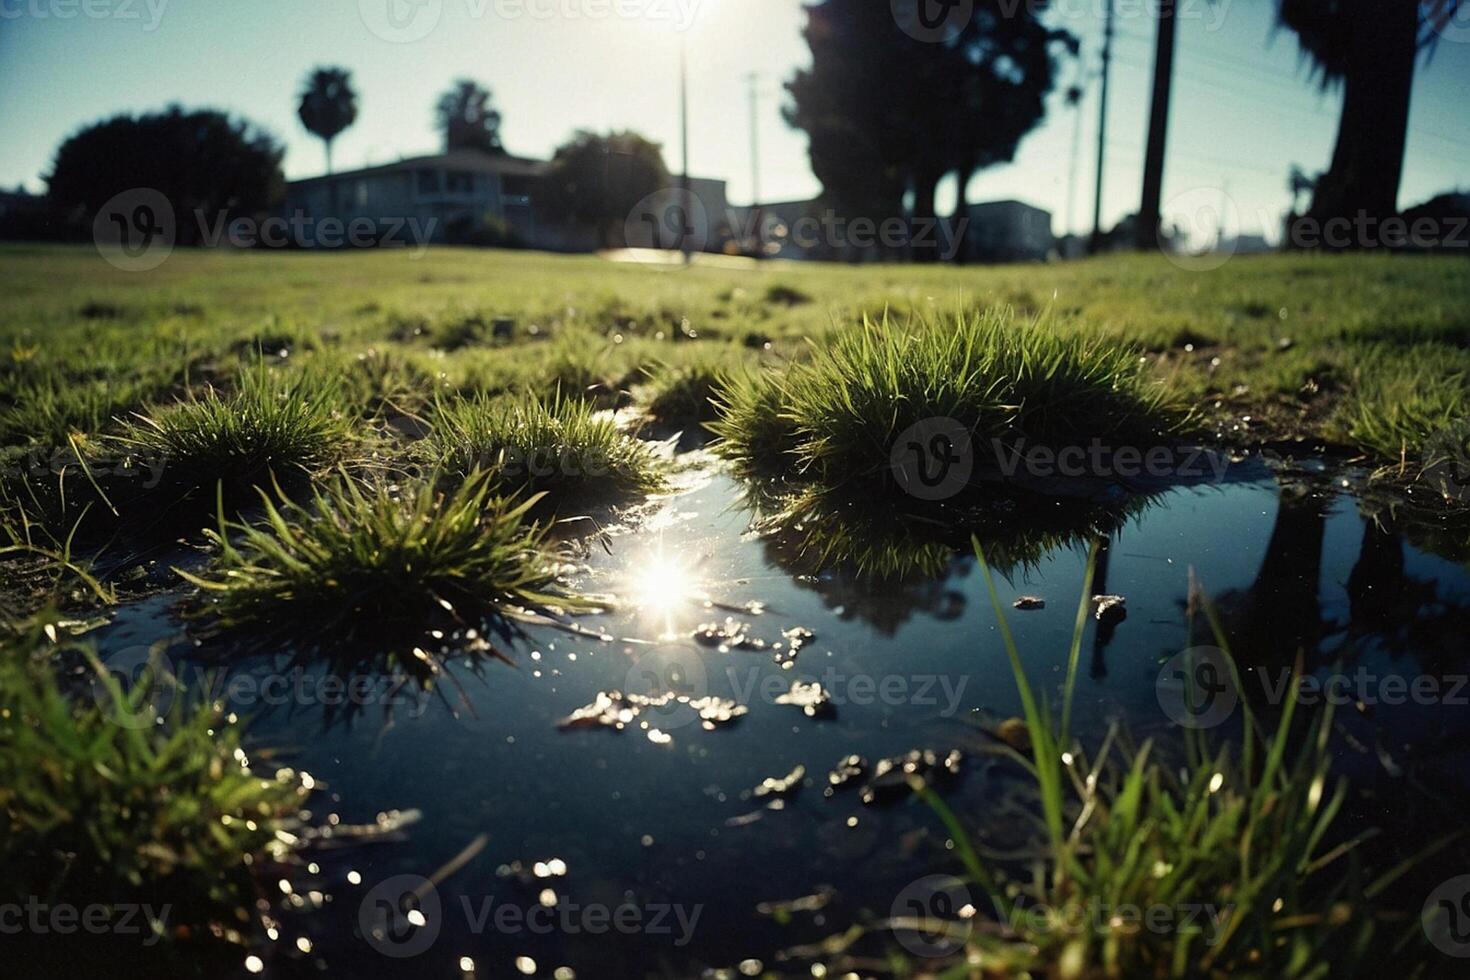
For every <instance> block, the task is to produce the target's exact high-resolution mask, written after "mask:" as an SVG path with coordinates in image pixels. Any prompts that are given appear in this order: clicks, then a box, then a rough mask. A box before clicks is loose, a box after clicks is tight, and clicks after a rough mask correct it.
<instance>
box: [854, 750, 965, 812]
mask: <svg viewBox="0 0 1470 980" xmlns="http://www.w3.org/2000/svg"><path fill="white" fill-rule="evenodd" d="M962 758H963V756H961V755H960V750H959V749H951V750H950V751H949V753H948V754H947V755H945V756H944V757H943V758H942V759H941V758H940V757H939V755H938V753H936V752H934V751H933V750H932V749H923V750H920V749H914V750H913V751H912V752H907V753H905V754H903V755H898V756H894V757H893V758H891V759H879V760H878V764H877V765H875V766H874V767H873V778H872V779H870V780H868V784H867V785H866V786H864V787H863V791H862V801H863V802H864V803H868V804H872V803H882V802H886V801H889V800H892V799H895V798H897V797H898V796H901V795H903V794H906V793H908V791H909V777H910V776H928V777H932V778H936V779H944V778H948V777H950V776H954V775H957V774H958V773H959V771H960V760H961V759H962Z"/></svg>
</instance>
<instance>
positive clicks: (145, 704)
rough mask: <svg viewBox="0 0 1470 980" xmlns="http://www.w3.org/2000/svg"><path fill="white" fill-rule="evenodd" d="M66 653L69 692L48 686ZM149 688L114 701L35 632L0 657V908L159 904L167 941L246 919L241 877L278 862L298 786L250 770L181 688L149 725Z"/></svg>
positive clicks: (250, 890) (217, 721) (98, 667)
mask: <svg viewBox="0 0 1470 980" xmlns="http://www.w3.org/2000/svg"><path fill="white" fill-rule="evenodd" d="M68 657H69V658H72V659H76V658H81V660H82V661H83V662H84V663H85V671H86V673H85V675H82V676H80V677H79V678H78V679H79V680H80V682H81V684H80V691H78V692H68V691H65V690H63V689H62V687H61V686H60V684H59V683H58V679H57V668H56V662H57V660H58V658H62V659H66V658H68ZM161 662H162V661H155V664H157V663H161ZM163 676H165V674H164V673H162V668H160V673H159V674H158V675H157V677H160V678H161V677H163ZM164 686H165V685H164V683H163V681H161V680H160V681H159V682H158V683H157V684H154V685H149V684H143V683H137V684H134V685H132V687H131V689H129V690H127V691H124V690H123V689H122V687H121V685H120V683H119V681H118V679H117V678H116V677H114V676H113V675H111V674H109V673H108V671H107V669H106V668H105V667H104V666H102V664H100V663H99V662H98V661H97V659H96V657H95V656H93V654H92V653H91V651H90V650H87V649H85V648H81V649H72V648H70V647H62V648H58V647H57V646H56V645H55V644H52V643H50V642H48V641H47V640H46V639H45V638H44V637H42V636H41V635H40V634H39V632H37V633H36V634H34V635H29V634H28V635H26V636H25V637H24V638H21V639H17V640H15V641H13V642H8V643H6V644H5V647H4V648H3V649H0V869H3V870H0V901H4V902H9V901H18V902H21V903H24V902H25V901H26V900H27V898H28V897H30V896H42V900H43V901H45V902H47V903H50V904H57V903H62V902H70V903H73V904H75V905H77V906H78V907H81V906H89V905H93V904H99V905H105V906H116V905H118V904H121V903H148V904H150V905H152V907H153V908H154V909H158V908H160V907H161V906H163V905H169V906H171V908H170V909H169V915H168V920H167V922H166V926H167V930H168V931H167V932H166V933H165V935H166V936H169V937H172V936H173V935H174V934H175V930H187V931H188V932H190V933H192V934H193V935H194V936H195V937H196V938H203V939H207V938H208V937H209V936H210V935H211V933H212V932H213V933H215V934H216V935H226V936H229V935H234V936H236V937H239V935H240V932H241V931H242V930H243V927H244V926H245V923H247V922H249V921H252V920H254V918H255V917H256V915H257V913H256V901H257V898H258V897H259V896H260V894H261V892H260V890H259V889H258V888H257V886H256V882H255V879H254V876H253V874H252V871H251V867H252V865H255V866H262V865H264V864H265V863H266V861H267V859H270V860H284V859H286V858H288V857H289V856H290V854H291V852H292V850H293V849H294V847H295V843H294V842H295V841H296V840H297V839H298V838H297V837H294V836H293V835H292V834H291V833H290V831H292V830H294V829H296V828H297V827H298V821H297V820H296V816H295V815H296V813H297V812H298V811H299V809H300V807H301V805H302V803H303V802H304V800H305V798H306V796H307V795H308V789H307V787H306V784H304V782H303V780H302V779H301V778H300V777H299V776H297V775H296V774H294V773H292V772H290V771H289V770H281V771H280V772H277V773H272V774H271V775H268V776H266V775H261V774H259V773H258V772H255V771H252V770H251V769H250V768H249V766H248V761H247V758H246V756H245V755H244V753H243V752H242V751H241V733H240V731H239V729H238V727H237V726H235V725H233V724H231V723H230V722H228V721H227V720H226V719H225V718H224V717H222V715H221V713H220V712H219V711H218V710H216V708H215V707H214V706H212V705H204V704H190V703H187V701H188V699H187V698H186V697H185V696H184V692H182V691H176V693H174V694H172V695H171V698H172V700H171V703H170V704H169V705H168V706H167V707H166V708H165V709H163V710H162V711H161V718H162V721H161V723H160V721H159V716H160V711H159V709H158V708H157V707H156V706H155V705H154V704H152V703H150V701H149V700H148V698H149V696H156V695H157V692H159V691H161V690H163V689H164ZM89 691H90V694H89ZM63 855H64V859H63V857H62V856H63ZM136 924H137V925H139V926H142V927H143V928H144V929H145V930H146V927H147V924H146V923H142V922H136ZM67 938H72V937H67ZM146 938H147V937H146V931H145V935H143V936H136V937H134V938H133V940H132V945H133V947H134V951H136V947H137V946H138V945H139V944H140V943H142V942H144V941H145V939H146ZM77 939H78V942H82V943H84V942H85V940H86V937H85V936H78V937H77ZM155 941H156V940H155ZM236 941H239V939H238V938H237V939H236ZM150 945H151V943H150ZM52 953H54V954H55V955H58V956H59V955H60V951H58V950H55V949H53V950H52ZM63 958H64V957H63Z"/></svg>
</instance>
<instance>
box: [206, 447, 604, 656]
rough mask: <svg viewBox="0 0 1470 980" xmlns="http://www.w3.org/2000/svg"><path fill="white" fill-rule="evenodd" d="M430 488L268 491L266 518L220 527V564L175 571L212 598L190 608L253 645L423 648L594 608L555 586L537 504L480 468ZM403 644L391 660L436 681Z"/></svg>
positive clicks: (554, 557)
mask: <svg viewBox="0 0 1470 980" xmlns="http://www.w3.org/2000/svg"><path fill="white" fill-rule="evenodd" d="M433 482H434V481H429V482H425V483H422V484H420V485H418V486H414V487H408V488H404V489H401V490H400V489H398V488H394V487H389V486H385V485H381V484H379V485H374V486H372V487H370V488H367V489H364V488H363V487H361V486H359V485H358V484H357V483H356V482H354V481H353V480H352V479H350V478H349V477H347V476H345V475H340V476H339V477H338V478H337V479H335V480H334V481H332V482H330V483H328V484H327V485H326V486H325V487H324V488H321V489H318V490H316V491H315V492H314V493H313V496H312V499H311V501H310V502H309V504H301V505H298V504H294V503H290V502H282V503H280V504H277V503H276V502H275V501H273V500H271V499H270V497H269V496H268V495H266V494H264V493H262V494H261V498H262V501H263V504H264V508H265V515H264V521H263V523H261V524H247V523H230V522H226V521H224V520H223V519H221V525H220V529H219V530H218V531H217V532H211V534H210V537H211V538H212V540H213V541H214V543H215V544H216V545H217V546H218V547H219V556H218V559H217V560H216V562H215V564H214V567H213V568H212V569H211V570H210V571H208V572H206V573H204V574H200V575H193V574H188V573H183V572H181V573H180V574H181V575H183V576H184V577H185V578H186V579H188V580H189V581H190V582H192V583H193V584H195V585H197V586H198V587H199V588H200V589H201V590H203V598H204V601H203V602H202V603H201V604H200V606H199V607H198V608H196V609H195V614H196V615H198V616H202V617H205V618H208V619H209V620H211V621H212V622H213V623H214V624H215V625H216V626H218V627H221V628H223V629H226V630H233V631H243V632H249V633H251V634H252V636H253V637H254V638H255V639H256V640H257V641H258V640H259V638H261V637H277V636H280V635H282V634H285V635H289V636H291V637H292V638H293V639H296V640H308V641H312V642H315V643H316V644H318V645H320V646H323V647H330V648H333V649H336V650H343V649H346V650H351V649H354V648H355V647H358V646H361V645H364V644H366V645H369V646H376V645H378V644H380V643H388V642H390V641H392V640H394V639H397V638H401V637H416V638H417V642H419V643H425V644H427V643H428V642H429V641H428V640H427V639H426V637H427V636H428V635H429V633H430V631H431V630H432V629H433V627H434V626H435V625H436V624H442V623H445V622H446V621H447V622H448V624H449V625H450V626H455V625H458V626H468V627H475V626H478V625H479V624H480V620H479V617H482V616H491V617H506V616H514V615H516V614H518V613H520V612H521V611H522V610H526V609H541V610H549V609H580V608H583V607H585V606H587V605H588V603H586V602H585V601H584V600H582V599H580V598H579V597H577V596H575V595H573V594H571V593H569V592H567V591H566V590H565V589H563V588H562V587H561V586H560V584H559V582H558V578H557V576H558V572H559V560H558V559H559V556H558V553H557V552H556V550H555V549H554V548H553V547H552V546H551V545H550V544H548V542H547V539H546V532H545V529H544V528H543V527H541V526H540V525H538V524H536V523H534V522H533V521H531V520H530V519H529V518H528V516H527V515H528V513H529V511H530V510H531V508H532V506H533V504H534V503H535V498H529V499H526V500H523V501H519V502H517V501H512V500H510V499H507V498H504V497H498V496H495V495H494V494H492V492H491V479H490V476H489V474H488V473H485V472H484V471H481V472H478V473H475V474H473V475H471V476H470V477H469V478H468V479H466V480H464V481H463V482H462V483H460V484H458V485H457V486H456V487H454V488H453V489H451V490H448V491H444V490H438V489H435V488H434V486H433ZM403 646H404V647H406V648H407V649H406V650H405V649H403V648H398V649H392V650H390V651H389V653H390V655H391V660H392V664H391V665H392V666H394V667H396V668H401V669H403V670H405V671H406V672H407V673H409V674H412V675H414V676H416V677H419V678H420V679H427V678H428V677H430V676H432V675H433V673H434V672H435V671H434V665H433V663H432V661H431V660H430V658H429V657H428V655H427V654H425V653H424V652H423V651H422V650H421V649H420V648H419V647H418V646H416V645H413V644H411V643H405V644H403Z"/></svg>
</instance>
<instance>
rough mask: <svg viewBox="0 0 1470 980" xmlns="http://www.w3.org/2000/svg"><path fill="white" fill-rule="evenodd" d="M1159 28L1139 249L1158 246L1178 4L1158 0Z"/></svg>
mask: <svg viewBox="0 0 1470 980" xmlns="http://www.w3.org/2000/svg"><path fill="white" fill-rule="evenodd" d="M1158 4H1159V28H1158V39H1157V41H1156V42H1155V48H1154V98H1153V107H1152V109H1150V110H1149V117H1148V148H1147V151H1146V152H1145V154H1144V158H1143V200H1142V201H1141V202H1140V203H1139V205H1138V229H1137V233H1138V240H1137V244H1138V247H1139V248H1140V249H1153V248H1158V246H1159V221H1160V218H1161V217H1162V216H1161V215H1160V214H1159V199H1160V197H1161V196H1162V195H1163V190H1164V144H1165V137H1166V134H1167V132H1168V129H1169V90H1170V88H1171V87H1172V85H1173V81H1174V35H1175V34H1177V33H1178V31H1177V27H1178V22H1179V18H1178V17H1177V16H1175V0H1158Z"/></svg>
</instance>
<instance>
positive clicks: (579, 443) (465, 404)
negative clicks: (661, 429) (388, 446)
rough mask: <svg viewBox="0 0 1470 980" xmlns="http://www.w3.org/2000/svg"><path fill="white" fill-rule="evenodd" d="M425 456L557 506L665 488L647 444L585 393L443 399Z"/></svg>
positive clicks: (452, 471) (448, 469)
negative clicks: (600, 411) (541, 496)
mask: <svg viewBox="0 0 1470 980" xmlns="http://www.w3.org/2000/svg"><path fill="white" fill-rule="evenodd" d="M432 418H433V431H432V432H431V434H430V435H429V437H428V438H427V439H425V440H424V441H423V443H422V444H421V445H420V446H419V447H417V455H418V456H419V457H420V458H421V459H425V460H427V461H428V463H429V465H430V466H431V467H432V468H435V469H437V470H438V471H439V472H441V473H442V474H445V475H447V476H449V477H451V478H453V479H455V480H465V479H468V478H469V477H470V476H471V475H472V474H473V473H475V472H477V471H480V470H485V471H487V472H488V473H489V481H490V483H491V485H492V486H493V487H494V489H495V490H496V491H497V492H499V493H507V494H509V493H519V492H524V493H527V494H532V495H535V494H544V495H545V497H544V501H545V503H546V505H547V507H548V508H549V509H557V510H561V511H563V512H564V511H565V509H566V508H568V507H571V506H578V505H585V504H588V503H593V502H605V501H618V500H627V499H631V498H633V497H638V496H642V495H646V494H650V493H654V492H656V491H658V490H661V489H662V488H663V486H664V480H663V476H662V475H661V473H660V468H659V463H658V460H657V459H656V458H655V457H654V454H653V453H652V451H651V450H650V449H649V448H648V446H647V445H646V444H645V443H643V442H642V441H640V440H638V439H636V438H634V437H632V436H630V435H627V434H626V433H624V432H623V431H622V430H621V429H619V428H618V426H617V423H615V422H614V421H613V420H612V419H611V418H608V417H606V416H601V415H598V414H596V413H595V412H594V410H593V408H592V406H591V405H590V404H588V403H587V402H586V401H584V400H582V399H581V398H577V397H563V396H562V395H560V394H555V395H552V396H551V397H547V398H543V397H538V396H536V395H521V396H513V397H506V398H499V399H496V398H487V397H484V396H476V397H471V398H455V399H446V400H441V401H440V402H439V403H438V404H437V405H436V406H435V409H434V412H433V417H432Z"/></svg>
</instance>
